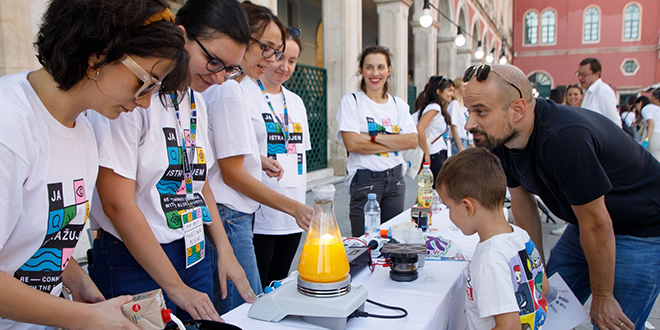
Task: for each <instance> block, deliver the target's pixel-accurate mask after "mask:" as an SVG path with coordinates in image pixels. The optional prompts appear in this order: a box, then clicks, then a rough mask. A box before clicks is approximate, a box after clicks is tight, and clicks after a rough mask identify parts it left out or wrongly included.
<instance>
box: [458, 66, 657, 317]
mask: <svg viewBox="0 0 660 330" xmlns="http://www.w3.org/2000/svg"><path fill="white" fill-rule="evenodd" d="M465 78H466V79H465V80H466V81H469V82H468V85H467V88H466V90H465V94H464V102H465V106H466V107H467V108H468V111H469V113H470V116H469V118H468V121H467V124H466V125H465V128H466V129H467V130H468V131H470V132H471V133H472V134H473V137H474V143H475V145H476V146H478V147H479V146H480V147H486V148H488V149H491V150H492V152H493V153H494V154H495V155H497V156H498V157H499V158H500V160H501V162H502V165H503V168H504V171H505V172H506V175H507V185H508V187H509V190H510V193H511V209H512V211H513V216H514V218H515V220H516V224H518V225H519V226H520V227H522V228H524V229H526V230H527V231H528V232H529V234H530V236H531V237H532V239H533V240H534V243H535V244H536V246H537V247H538V248H540V249H542V248H543V242H542V234H541V219H540V218H539V213H538V211H537V206H536V200H535V197H534V195H538V196H539V197H541V199H542V200H543V202H544V203H545V204H546V205H547V206H548V207H549V208H550V210H551V211H552V212H553V213H554V214H556V215H557V216H558V217H560V218H562V219H564V220H566V221H568V222H569V225H568V228H567V229H566V231H565V232H564V234H563V235H562V237H561V238H560V239H559V241H558V242H557V244H556V245H555V246H554V247H553V249H552V251H551V253H550V258H549V260H548V262H547V271H548V277H549V276H551V275H552V274H553V273H555V272H559V273H560V274H561V276H562V277H563V278H564V280H565V281H566V283H568V285H569V286H570V287H571V290H573V292H574V293H575V295H576V296H577V297H578V299H579V300H580V301H581V302H582V303H584V302H586V300H587V299H588V298H589V296H590V295H591V294H592V293H593V301H592V303H591V313H590V314H591V317H592V320H593V322H594V324H595V325H597V326H598V327H599V328H600V329H634V328H637V329H643V328H644V322H645V321H646V318H647V317H648V315H649V313H650V311H651V309H652V307H653V303H654V302H655V299H656V297H657V296H658V290H659V289H660V286H659V285H657V283H658V280H659V279H658V274H660V258H658V255H660V163H658V162H657V161H656V160H655V159H653V157H652V156H651V155H650V154H649V153H648V152H647V151H646V150H644V149H643V148H642V147H641V146H640V145H639V144H637V143H636V142H635V141H633V139H632V138H630V137H629V136H628V135H626V133H625V132H623V131H622V130H621V129H620V128H618V127H617V126H616V125H615V124H614V123H612V121H610V120H609V119H608V118H606V117H604V116H602V115H600V114H597V113H595V112H593V111H589V110H586V109H582V108H577V109H576V108H572V107H567V106H564V105H557V104H555V103H553V102H548V101H546V100H544V99H534V98H533V97H532V91H531V86H530V84H529V82H528V80H527V77H526V76H525V74H524V73H523V72H522V71H520V70H519V69H518V68H516V67H514V66H510V65H504V66H501V65H496V66H493V67H492V68H490V67H488V66H482V67H480V68H478V69H475V68H472V69H468V70H467V71H466V75H465ZM468 78H470V79H468ZM542 255H543V254H542Z"/></svg>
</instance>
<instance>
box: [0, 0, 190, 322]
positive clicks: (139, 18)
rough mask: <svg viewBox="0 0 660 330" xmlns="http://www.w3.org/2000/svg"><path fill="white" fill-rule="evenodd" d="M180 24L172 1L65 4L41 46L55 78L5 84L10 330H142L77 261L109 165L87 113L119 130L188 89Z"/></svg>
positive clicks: (2, 293) (4, 220)
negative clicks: (102, 163) (159, 97)
mask: <svg viewBox="0 0 660 330" xmlns="http://www.w3.org/2000/svg"><path fill="white" fill-rule="evenodd" d="M173 22H174V16H173V15H172V13H171V12H170V10H169V9H168V6H167V3H166V2H165V1H158V0H134V1H118V0H95V1H88V0H54V1H51V2H50V3H49V5H48V8H47V9H46V12H45V15H44V17H43V21H42V23H41V27H40V30H39V33H38V34H37V41H36V43H35V45H36V50H37V58H38V59H39V63H41V65H42V66H43V67H42V68H41V69H38V70H36V71H31V72H22V73H17V74H14V75H9V76H5V77H2V78H0V91H1V92H0V101H1V102H2V106H3V110H2V115H3V129H2V130H0V163H1V165H0V168H1V169H2V170H0V182H1V183H2V184H1V185H0V186H1V187H2V188H0V196H2V198H1V199H0V200H1V203H2V207H0V209H1V210H2V211H1V215H0V219H1V220H0V329H42V328H46V327H47V326H48V327H62V328H67V329H137V327H136V326H134V325H133V324H132V323H130V322H129V321H128V320H127V319H126V318H125V317H124V316H123V315H122V313H121V311H120V307H121V305H123V304H125V303H128V302H130V301H131V297H130V296H122V297H118V298H117V299H111V300H108V301H105V298H106V297H104V295H103V294H102V293H101V292H100V291H99V289H98V288H97V287H96V285H94V283H93V282H92V280H91V279H90V278H89V276H88V275H87V273H86V272H85V271H84V270H83V269H82V268H81V267H80V266H79V265H78V263H77V262H76V260H75V259H73V258H72V257H71V255H72V253H73V250H74V248H75V246H76V243H77V242H78V238H79V237H80V235H83V233H82V230H83V227H84V225H85V223H86V222H87V216H88V213H89V212H88V211H89V207H90V201H91V198H92V195H93V191H94V185H95V183H96V178H97V171H98V165H99V155H98V152H97V145H96V140H95V138H94V132H93V131H92V127H91V125H90V123H89V122H88V120H87V118H86V117H85V115H84V112H85V111H87V110H89V109H93V110H89V111H87V113H88V114H93V113H98V114H100V115H102V116H104V117H106V118H109V119H115V118H117V117H119V116H120V115H125V112H130V111H133V109H134V108H135V107H138V106H140V107H148V106H149V104H150V102H151V94H152V93H153V92H156V91H158V92H163V91H167V90H177V89H181V88H183V86H185V81H186V77H187V75H186V70H187V69H186V67H187V65H188V56H187V54H186V52H185V50H184V40H183V33H182V32H181V31H180V30H179V29H178V28H177V27H176V25H175V24H174V23H173ZM92 204H93V203H92ZM63 286H66V287H67V288H68V289H69V290H70V291H71V293H72V297H73V300H74V301H69V300H65V299H62V298H59V296H60V293H61V292H62V288H63ZM107 298H110V297H107Z"/></svg>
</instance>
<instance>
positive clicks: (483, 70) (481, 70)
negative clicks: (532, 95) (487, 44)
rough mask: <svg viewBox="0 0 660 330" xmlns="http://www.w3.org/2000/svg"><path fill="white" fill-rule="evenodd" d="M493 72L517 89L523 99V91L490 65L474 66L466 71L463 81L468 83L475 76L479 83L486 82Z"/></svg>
mask: <svg viewBox="0 0 660 330" xmlns="http://www.w3.org/2000/svg"><path fill="white" fill-rule="evenodd" d="M491 72H492V73H494V74H496V75H498V76H499V77H500V78H502V79H503V80H504V81H506V82H507V83H508V84H509V85H511V86H513V88H515V89H516V90H517V91H518V94H519V95H520V98H521V99H522V98H523V96H522V91H520V88H518V86H516V85H515V84H514V83H512V82H511V81H509V79H506V78H504V77H503V76H502V75H501V74H499V73H498V72H497V71H495V70H493V69H492V68H491V67H490V65H488V64H482V65H480V66H479V67H477V66H476V65H473V66H471V67H469V68H467V70H465V74H463V81H464V82H468V81H470V79H472V77H474V76H475V75H476V76H477V81H484V80H486V79H487V78H488V74H490V73H491Z"/></svg>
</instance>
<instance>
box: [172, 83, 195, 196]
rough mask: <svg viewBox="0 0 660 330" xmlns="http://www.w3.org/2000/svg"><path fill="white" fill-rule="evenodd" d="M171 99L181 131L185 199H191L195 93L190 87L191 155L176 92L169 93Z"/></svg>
mask: <svg viewBox="0 0 660 330" xmlns="http://www.w3.org/2000/svg"><path fill="white" fill-rule="evenodd" d="M170 98H171V99H172V105H173V106H174V111H175V113H176V120H177V122H178V124H179V130H180V131H181V149H182V152H181V154H182V155H181V156H182V158H183V178H184V180H185V182H186V199H187V200H188V201H192V200H193V199H194V195H193V180H192V167H193V163H192V162H193V161H194V156H195V154H196V152H197V144H196V142H197V137H196V134H197V110H196V109H197V107H196V106H195V95H194V94H193V90H192V89H190V110H191V114H190V149H191V150H192V156H189V155H188V150H187V149H186V134H185V132H184V131H183V126H182V125H181V116H180V114H179V101H178V100H177V97H176V93H172V94H170Z"/></svg>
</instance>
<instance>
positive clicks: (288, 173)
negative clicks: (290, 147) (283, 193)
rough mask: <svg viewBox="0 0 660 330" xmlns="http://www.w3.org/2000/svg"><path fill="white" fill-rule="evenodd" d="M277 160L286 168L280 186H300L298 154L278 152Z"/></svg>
mask: <svg viewBox="0 0 660 330" xmlns="http://www.w3.org/2000/svg"><path fill="white" fill-rule="evenodd" d="M277 161H278V162H279V163H280V165H281V166H282V168H283V169H284V176H282V178H281V179H280V181H279V185H280V188H291V187H297V186H298V154H277Z"/></svg>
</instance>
